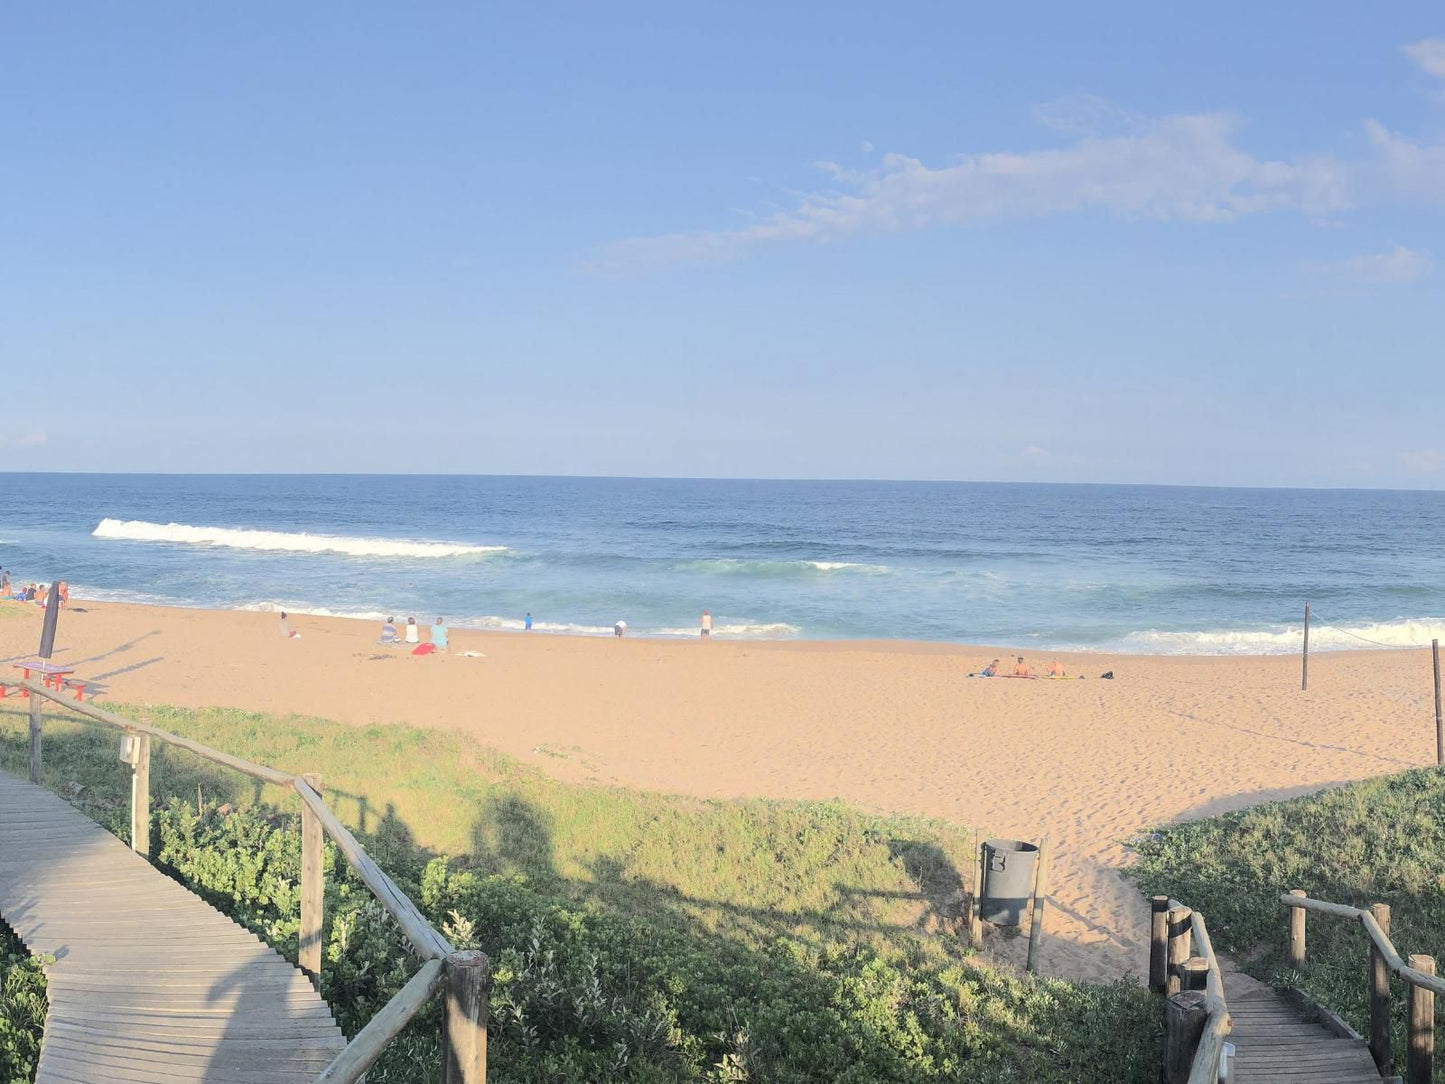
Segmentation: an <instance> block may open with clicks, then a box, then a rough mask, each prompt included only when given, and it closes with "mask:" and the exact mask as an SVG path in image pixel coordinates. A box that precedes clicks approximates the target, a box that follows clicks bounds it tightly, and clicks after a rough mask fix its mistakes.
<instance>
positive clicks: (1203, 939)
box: [1169, 899, 1234, 1084]
mask: <svg viewBox="0 0 1445 1084" xmlns="http://www.w3.org/2000/svg"><path fill="white" fill-rule="evenodd" d="M1169 908H1170V910H1179V909H1181V908H1183V909H1185V910H1190V909H1189V908H1185V905H1184V904H1182V903H1180V902H1179V901H1178V900H1176V899H1171V900H1169ZM1189 924H1190V939H1191V941H1192V942H1193V949H1194V954H1195V955H1196V956H1201V957H1203V959H1204V961H1205V963H1206V964H1207V965H1208V970H1207V971H1206V972H1205V980H1204V982H1205V986H1204V1011H1205V1013H1206V1017H1205V1022H1204V1031H1203V1033H1202V1034H1201V1036H1200V1039H1199V1046H1198V1047H1196V1048H1195V1051H1194V1058H1193V1060H1192V1061H1191V1062H1190V1065H1189V1081H1188V1084H1216V1082H1217V1081H1218V1079H1219V1061H1220V1058H1221V1056H1222V1055H1223V1053H1224V1039H1225V1037H1226V1036H1227V1035H1228V1034H1229V1032H1230V1030H1231V1029H1232V1028H1233V1026H1234V1022H1233V1020H1232V1019H1231V1018H1230V1015H1229V1005H1228V1004H1227V1003H1226V1001H1225V998H1224V974H1223V972H1221V971H1220V968H1219V958H1218V957H1217V956H1216V955H1215V954H1214V942H1213V941H1212V940H1210V937H1209V927H1208V926H1207V925H1206V924H1205V921H1204V916H1203V915H1201V914H1200V913H1199V912H1198V911H1194V910H1190V915H1189Z"/></svg>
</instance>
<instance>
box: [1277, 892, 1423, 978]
mask: <svg viewBox="0 0 1445 1084" xmlns="http://www.w3.org/2000/svg"><path fill="white" fill-rule="evenodd" d="M1279 899H1280V902H1281V903H1283V904H1284V905H1285V906H1286V907H1298V908H1300V909H1301V910H1304V911H1315V912H1317V913H1319V914H1322V915H1334V916H1336V917H1337V918H1352V919H1354V920H1355V921H1356V922H1358V923H1359V924H1360V925H1361V926H1363V927H1364V930H1365V935H1366V936H1367V937H1369V939H1370V942H1371V944H1373V945H1374V946H1375V948H1376V949H1377V950H1379V953H1380V955H1381V956H1383V957H1384V958H1385V964H1386V966H1387V967H1389V969H1390V971H1391V973H1393V974H1395V975H1398V976H1399V977H1400V979H1401V981H1403V982H1406V983H1408V984H1409V985H1411V986H1418V987H1420V989H1422V990H1429V991H1431V992H1432V993H1436V994H1445V979H1442V978H1440V977H1439V976H1436V975H1427V974H1426V973H1425V972H1423V971H1420V970H1418V969H1417V968H1413V967H1411V966H1410V965H1409V964H1408V963H1406V962H1405V960H1404V958H1403V957H1401V955H1400V953H1399V952H1398V951H1396V949H1395V945H1394V943H1393V942H1392V941H1391V940H1390V938H1389V937H1388V936H1387V935H1386V934H1385V931H1384V930H1382V929H1380V924H1379V923H1378V922H1376V921H1375V916H1374V915H1372V914H1370V912H1369V911H1362V910H1360V909H1359V908H1358V907H1351V906H1349V905H1348V904H1344V903H1330V902H1329V901H1328V900H1316V899H1311V898H1310V897H1309V896H1293V895H1290V894H1289V893H1288V892H1286V893H1283V894H1281V895H1280V898H1279Z"/></svg>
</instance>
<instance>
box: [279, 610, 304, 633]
mask: <svg viewBox="0 0 1445 1084" xmlns="http://www.w3.org/2000/svg"><path fill="white" fill-rule="evenodd" d="M281 638H282V639H283V640H299V639H301V634H300V633H299V632H297V631H296V630H295V629H293V628H292V627H291V619H290V618H289V617H287V616H286V611H285V610H282V611H281Z"/></svg>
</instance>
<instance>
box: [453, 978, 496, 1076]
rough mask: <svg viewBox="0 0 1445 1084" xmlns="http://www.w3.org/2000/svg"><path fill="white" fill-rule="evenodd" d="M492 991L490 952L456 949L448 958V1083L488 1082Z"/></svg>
mask: <svg viewBox="0 0 1445 1084" xmlns="http://www.w3.org/2000/svg"><path fill="white" fill-rule="evenodd" d="M491 992H492V965H491V961H489V960H488V959H487V956H486V953H484V952H454V953H452V954H451V955H450V956H448V957H447V1005H446V1016H445V1017H444V1019H443V1028H444V1029H445V1030H444V1039H445V1043H444V1045H445V1046H446V1059H447V1071H446V1084H486V1080H487V998H488V997H489V996H490V995H491Z"/></svg>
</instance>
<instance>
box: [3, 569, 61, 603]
mask: <svg viewBox="0 0 1445 1084" xmlns="http://www.w3.org/2000/svg"><path fill="white" fill-rule="evenodd" d="M49 597H50V588H48V587H46V586H45V584H43V583H32V584H30V585H29V586H28V587H21V586H20V585H19V584H16V585H15V589H14V590H11V586H10V573H9V572H6V571H4V570H3V569H0V599H8V600H9V601H11V602H33V603H35V604H36V605H37V606H44V605H45V602H46V600H47V599H48V598H49ZM55 600H56V602H57V603H58V604H59V605H60V608H61V609H62V610H63V609H65V606H66V603H68V602H69V601H70V585H69V584H68V583H66V582H65V581H64V580H60V581H58V582H57V583H56V584H55Z"/></svg>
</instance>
